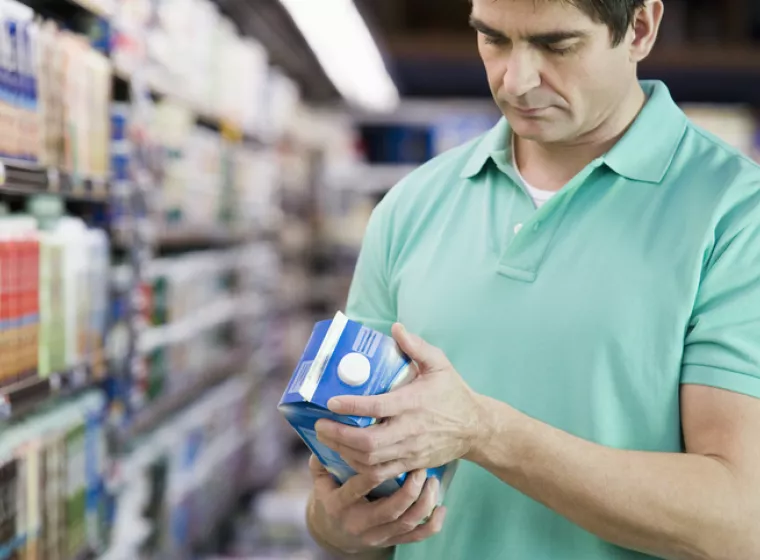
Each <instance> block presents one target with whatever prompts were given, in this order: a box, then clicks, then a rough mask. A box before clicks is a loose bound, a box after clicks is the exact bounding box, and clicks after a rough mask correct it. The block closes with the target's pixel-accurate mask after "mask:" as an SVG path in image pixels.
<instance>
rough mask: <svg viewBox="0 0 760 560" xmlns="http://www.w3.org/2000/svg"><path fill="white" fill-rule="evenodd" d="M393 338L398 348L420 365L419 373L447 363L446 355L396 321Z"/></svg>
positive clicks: (444, 365)
mask: <svg viewBox="0 0 760 560" xmlns="http://www.w3.org/2000/svg"><path fill="white" fill-rule="evenodd" d="M392 333H393V338H394V340H395V341H396V344H398V345H399V348H401V350H402V351H403V352H404V353H405V354H406V355H407V356H409V357H410V358H411V359H412V360H414V361H415V362H417V363H418V364H419V365H420V368H419V369H420V373H421V374H423V375H424V374H425V373H426V372H428V371H430V370H435V369H440V368H443V367H446V366H448V365H449V361H448V359H447V358H446V355H445V354H444V353H443V352H442V351H441V350H440V349H438V348H436V347H435V346H433V345H432V344H429V343H428V342H426V341H425V340H423V339H422V338H421V337H419V336H417V335H416V334H412V333H410V332H409V331H407V330H406V327H404V325H402V324H400V323H396V324H395V325H393V328H392Z"/></svg>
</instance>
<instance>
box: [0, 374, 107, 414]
mask: <svg viewBox="0 0 760 560" xmlns="http://www.w3.org/2000/svg"><path fill="white" fill-rule="evenodd" d="M102 380H103V375H102V373H101V374H97V373H96V372H95V370H94V369H93V367H92V366H91V365H90V364H82V365H81V366H78V367H74V368H71V369H68V370H65V371H61V372H57V373H53V374H51V375H50V376H48V377H45V378H38V377H32V378H29V379H25V380H22V381H19V382H17V383H14V384H12V385H9V386H7V387H3V388H0V422H16V421H18V420H20V419H22V418H23V417H24V416H26V415H28V414H30V413H32V412H34V411H36V410H37V409H39V408H40V407H42V406H44V405H46V404H50V402H51V401H56V400H61V399H64V398H67V397H70V396H72V395H74V394H76V393H78V392H81V391H83V390H85V389H92V388H95V387H96V386H97V384H98V383H99V382H100V381H102Z"/></svg>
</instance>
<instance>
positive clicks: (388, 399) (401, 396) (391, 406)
mask: <svg viewBox="0 0 760 560" xmlns="http://www.w3.org/2000/svg"><path fill="white" fill-rule="evenodd" d="M410 389H412V385H407V386H406V387H403V388H402V389H399V390H398V391H393V392H391V393H385V394H382V395H375V396H371V397H353V396H348V395H345V396H340V397H334V398H332V399H330V400H329V401H328V402H327V408H329V409H330V411H331V412H334V413H335V414H342V415H346V416H365V417H367V418H377V419H382V418H391V417H393V416H398V415H399V414H401V413H403V412H406V411H407V410H410V409H412V408H414V406H415V404H416V397H415V392H414V391H412V390H410Z"/></svg>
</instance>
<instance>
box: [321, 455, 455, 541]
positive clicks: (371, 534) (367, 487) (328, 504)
mask: <svg viewBox="0 0 760 560" xmlns="http://www.w3.org/2000/svg"><path fill="white" fill-rule="evenodd" d="M309 469H310V471H311V475H312V478H313V480H314V490H313V492H312V495H311V499H310V501H309V511H308V518H309V525H310V528H311V531H312V533H313V534H314V537H315V539H317V540H318V541H322V544H324V545H327V546H329V547H331V548H334V549H336V551H338V552H341V553H345V554H352V555H353V554H362V553H371V552H372V551H377V550H380V549H384V548H389V547H392V546H395V545H398V544H407V543H412V542H419V541H422V540H425V539H427V538H428V537H431V536H433V535H435V534H437V533H439V532H440V530H441V528H442V527H443V521H444V519H445V517H446V509H445V508H442V507H441V508H436V507H435V506H436V502H437V495H438V481H437V480H435V479H430V480H427V481H426V477H425V471H416V472H414V473H410V476H409V477H408V479H407V481H406V484H404V486H403V488H401V489H400V490H399V491H397V492H396V493H395V494H393V495H392V496H390V497H388V498H382V499H380V500H376V501H374V502H369V501H368V500H367V499H366V498H365V496H366V495H367V494H369V492H370V491H372V490H373V489H374V488H375V487H377V486H378V484H379V482H378V480H377V479H373V478H372V477H368V476H364V475H358V476H354V477H353V478H351V479H349V480H348V481H346V483H345V484H344V485H343V486H339V485H338V484H337V483H336V482H335V480H334V479H333V477H332V475H331V474H330V473H329V472H327V470H325V468H324V467H323V466H322V465H321V464H320V462H319V461H318V460H317V458H316V457H314V456H312V457H311V460H310V461H309ZM426 519H427V522H425V520H426ZM423 523H424V524H423Z"/></svg>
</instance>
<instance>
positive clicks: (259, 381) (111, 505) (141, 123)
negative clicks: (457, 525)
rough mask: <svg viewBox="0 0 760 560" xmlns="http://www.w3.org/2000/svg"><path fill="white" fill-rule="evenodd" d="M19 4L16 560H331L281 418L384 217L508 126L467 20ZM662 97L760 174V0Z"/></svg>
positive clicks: (9, 508) (5, 123)
mask: <svg viewBox="0 0 760 560" xmlns="http://www.w3.org/2000/svg"><path fill="white" fill-rule="evenodd" d="M433 4H435V5H434V7H433V6H431V3H430V2H428V1H425V0H382V1H380V0H355V1H352V0H28V1H25V2H16V1H13V0H0V20H2V26H0V560H4V559H26V560H34V559H40V560H73V559H84V558H98V559H103V560H106V559H108V560H117V559H118V560H122V559H123V560H134V559H142V558H145V559H190V558H193V559H195V558H198V559H209V560H210V559H222V558H240V559H244V558H245V559H254V558H256V559H265V558H267V559H272V558H303V559H312V558H320V557H321V556H320V555H319V553H318V551H317V550H316V548H315V547H314V546H313V544H312V543H311V542H310V541H309V539H308V537H307V534H306V530H305V526H304V513H303V512H304V504H305V501H306V496H307V493H308V490H309V478H308V473H307V471H306V467H305V465H306V463H305V460H306V458H307V456H306V454H305V446H304V445H303V444H302V443H301V442H300V440H298V439H297V438H296V437H295V432H294V431H293V430H292V429H291V428H290V427H289V426H288V425H287V424H286V423H285V422H284V420H283V419H282V417H281V415H280V414H279V412H278V411H277V408H276V404H277V402H278V401H279V399H280V397H281V395H282V392H283V390H284V388H285V386H286V384H287V381H288V379H289V378H290V376H291V373H292V372H293V368H294V366H295V363H296V362H297V360H298V359H299V357H300V354H301V350H302V349H303V346H304V344H305V343H306V341H307V338H308V336H309V334H310V332H311V329H312V326H313V324H314V322H315V321H317V320H321V319H326V318H331V317H332V316H333V315H334V314H335V312H336V311H338V310H342V309H343V308H344V305H345V299H346V294H347V290H348V287H349V284H350V281H351V275H352V272H353V268H354V265H355V261H356V257H357V254H358V251H359V247H360V244H361V240H362V237H363V233H364V228H365V226H366V223H367V219H368V217H369V215H370V212H371V211H372V208H373V207H374V206H375V205H376V203H377V202H378V201H379V200H380V199H382V197H383V196H384V194H385V193H386V192H387V191H388V189H389V188H391V187H392V186H393V185H394V184H395V183H396V182H397V181H398V180H399V179H401V178H402V177H404V175H406V174H407V173H408V172H409V171H410V170H411V169H413V168H414V167H415V166H417V165H419V164H420V163H423V162H425V161H427V160H428V159H430V158H431V157H434V156H435V155H437V154H440V153H441V152H442V151H444V150H447V149H449V148H451V147H454V146H456V145H459V144H461V143H463V142H465V141H467V140H469V139H471V138H473V137H474V136H476V135H478V134H480V133H482V132H484V131H485V130H487V129H488V128H490V127H491V126H492V125H493V124H494V123H495V122H496V120H497V119H498V117H499V115H498V113H497V112H496V111H495V108H494V105H493V104H492V103H491V100H490V97H489V92H488V88H487V84H486V80H485V76H484V72H483V69H482V66H481V63H480V61H479V59H478V55H477V51H476V46H475V37H474V33H473V32H471V31H470V30H469V29H468V26H467V19H468V9H469V8H468V2H467V1H466V0H438V1H437V2H435V3H433ZM665 4H666V19H665V24H664V27H663V30H662V34H661V38H660V41H659V43H658V46H657V48H656V51H655V52H654V54H653V55H652V56H651V57H650V58H649V60H647V61H646V63H644V64H643V65H642V68H641V74H642V77H644V78H657V79H662V80H664V81H665V82H666V83H667V85H668V86H670V88H671V91H672V93H673V95H674V97H675V98H676V100H677V101H678V102H679V103H680V104H681V105H682V107H683V108H684V110H685V111H686V112H687V113H688V114H689V115H690V116H691V117H692V118H693V119H694V120H695V121H697V122H698V123H699V124H701V125H703V126H705V127H706V128H708V129H709V130H711V131H712V132H714V133H715V134H717V135H718V136H720V137H721V138H723V139H724V140H726V141H727V142H729V143H730V144H732V145H734V146H735V147H737V148H738V149H739V150H742V151H743V152H745V153H747V154H748V155H749V156H750V157H754V158H756V159H758V160H760V132H759V131H760V128H759V127H758V122H759V121H758V119H757V112H756V110H757V109H758V108H760V1H757V0H723V1H721V2H714V1H707V0H665Z"/></svg>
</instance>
